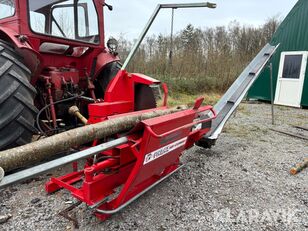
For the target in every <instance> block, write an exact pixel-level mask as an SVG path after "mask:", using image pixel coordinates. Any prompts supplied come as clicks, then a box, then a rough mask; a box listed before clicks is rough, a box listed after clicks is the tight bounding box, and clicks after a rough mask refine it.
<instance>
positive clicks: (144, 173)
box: [46, 98, 216, 220]
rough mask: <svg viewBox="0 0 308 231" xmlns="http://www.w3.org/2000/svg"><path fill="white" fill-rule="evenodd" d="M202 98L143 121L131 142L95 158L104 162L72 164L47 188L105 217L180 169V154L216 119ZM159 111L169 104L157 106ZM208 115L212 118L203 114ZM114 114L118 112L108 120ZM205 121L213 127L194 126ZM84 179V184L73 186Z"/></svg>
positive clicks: (204, 132)
mask: <svg viewBox="0 0 308 231" xmlns="http://www.w3.org/2000/svg"><path fill="white" fill-rule="evenodd" d="M202 102H203V98H199V99H198V100H197V101H196V103H195V106H194V108H193V109H187V110H184V111H181V112H177V113H173V114H169V115H165V116H161V117H157V118H153V119H148V120H145V121H142V122H141V123H139V124H138V125H137V126H136V127H135V128H134V129H133V130H131V131H130V133H129V134H128V136H127V137H128V142H127V143H125V144H122V145H120V146H118V147H116V148H113V149H111V150H108V151H105V152H102V153H100V154H99V155H98V156H96V157H95V159H103V161H101V162H97V163H95V160H94V159H93V158H91V159H88V160H87V163H86V165H85V167H84V169H83V170H81V171H78V170H77V164H76V163H74V164H73V166H74V167H73V168H74V171H73V172H72V173H69V174H67V175H65V176H62V177H59V178H51V180H50V182H48V183H47V184H46V191H47V192H48V193H53V192H55V191H57V190H59V189H61V188H65V189H67V190H69V191H70V192H71V193H72V195H73V196H74V197H75V198H77V199H78V200H80V201H82V202H84V203H86V204H87V205H88V206H90V208H92V209H94V212H95V214H96V216H97V217H98V218H100V219H102V220H105V219H107V218H108V217H109V216H110V215H112V214H114V213H116V212H118V211H119V210H121V209H122V208H124V207H125V206H126V205H128V204H129V203H131V202H132V201H134V200H135V199H137V198H138V197H139V196H141V195H142V194H143V193H145V192H146V191H148V190H149V189H150V188H152V187H153V186H155V185H156V184H158V183H159V182H161V181H162V180H164V179H165V178H167V177H168V176H170V175H171V174H173V173H174V172H176V171H177V170H178V169H179V168H181V167H182V164H181V162H180V157H181V155H182V152H183V151H184V150H187V149H189V148H191V147H192V146H193V145H194V143H195V142H196V141H197V140H199V139H200V138H201V137H203V136H204V135H205V134H206V133H207V132H208V131H209V130H210V128H211V126H210V124H211V121H212V120H213V119H214V118H216V113H215V112H214V110H213V108H212V106H201V104H202ZM160 109H165V107H162V108H157V109H154V110H160ZM146 112H147V111H140V112H133V113H128V114H124V115H121V116H126V115H131V114H140V113H146ZM208 113H211V115H212V116H210V117H203V115H204V114H208ZM115 117H118V115H117V116H113V117H108V119H111V118H115ZM207 123H209V126H202V127H203V128H201V126H200V127H196V125H201V124H203V125H204V124H207ZM104 159H105V160H104ZM80 181H82V184H81V187H79V188H78V187H75V186H74V184H75V183H77V182H80ZM102 186H104V187H102Z"/></svg>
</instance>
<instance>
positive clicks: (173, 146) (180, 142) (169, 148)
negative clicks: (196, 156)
mask: <svg viewBox="0 0 308 231" xmlns="http://www.w3.org/2000/svg"><path fill="white" fill-rule="evenodd" d="M186 140H187V137H185V138H183V139H180V140H177V141H175V142H173V143H171V144H168V145H167V146H164V147H162V148H160V149H157V150H155V151H153V152H150V153H149V154H146V155H145V158H144V162H143V165H146V164H148V163H150V162H152V161H153V160H156V159H157V158H160V157H162V156H164V155H166V154H168V153H169V152H172V151H173V150H175V149H177V148H179V147H182V146H184V145H185V143H186Z"/></svg>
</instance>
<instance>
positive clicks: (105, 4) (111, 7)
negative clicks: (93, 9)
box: [104, 2, 113, 11]
mask: <svg viewBox="0 0 308 231" xmlns="http://www.w3.org/2000/svg"><path fill="white" fill-rule="evenodd" d="M104 6H107V7H108V10H110V11H113V6H112V5H109V4H107V3H106V2H105V3H104Z"/></svg>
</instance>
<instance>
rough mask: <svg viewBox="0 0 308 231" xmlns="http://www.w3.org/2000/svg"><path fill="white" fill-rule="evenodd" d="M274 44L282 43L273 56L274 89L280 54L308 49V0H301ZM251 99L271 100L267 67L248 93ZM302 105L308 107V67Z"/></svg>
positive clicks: (280, 28) (280, 30) (282, 27)
mask: <svg viewBox="0 0 308 231" xmlns="http://www.w3.org/2000/svg"><path fill="white" fill-rule="evenodd" d="M270 43H271V44H272V45H276V44H279V43H280V47H279V48H278V50H277V52H276V54H275V55H274V56H273V59H272V63H273V78H274V91H276V83H277V76H278V69H279V61H280V54H281V52H283V51H308V0H299V1H298V2H297V3H296V5H295V6H294V8H293V9H292V10H291V12H290V13H289V14H288V16H287V17H286V18H285V20H284V21H283V22H282V23H281V25H280V27H279V28H278V30H277V31H276V33H275V34H274V36H273V38H272V40H271V42H270ZM248 98H250V99H260V100H266V101H270V77H269V70H268V69H266V70H264V71H263V73H262V74H261V75H260V77H259V78H258V80H257V81H256V82H255V84H254V85H253V86H252V88H251V89H250V91H249V93H248ZM301 105H302V106H307V107H308V69H307V71H306V76H305V82H304V91H303V96H302V103H301Z"/></svg>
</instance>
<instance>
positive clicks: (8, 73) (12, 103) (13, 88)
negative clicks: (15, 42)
mask: <svg viewBox="0 0 308 231" xmlns="http://www.w3.org/2000/svg"><path fill="white" fill-rule="evenodd" d="M30 77H31V72H30V70H29V69H28V68H27V67H26V66H25V65H24V64H23V63H22V58H21V57H19V56H18V55H17V54H16V53H15V51H14V49H13V48H11V47H9V46H7V45H6V44H4V43H2V42H1V41H0V150H4V149H8V148H13V147H16V146H20V145H23V144H27V143H29V142H31V139H32V136H33V134H34V133H36V132H37V130H36V128H35V127H34V122H35V115H36V114H37V113H38V110H37V109H36V107H35V106H34V103H33V101H34V98H35V96H36V90H35V88H34V87H33V86H32V85H31V84H30Z"/></svg>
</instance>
